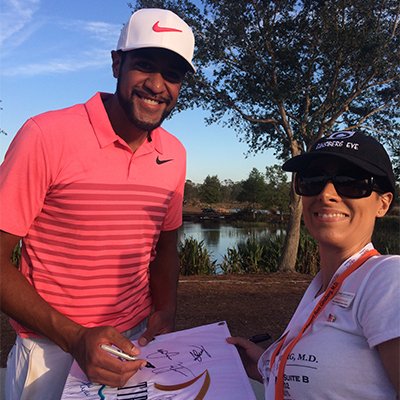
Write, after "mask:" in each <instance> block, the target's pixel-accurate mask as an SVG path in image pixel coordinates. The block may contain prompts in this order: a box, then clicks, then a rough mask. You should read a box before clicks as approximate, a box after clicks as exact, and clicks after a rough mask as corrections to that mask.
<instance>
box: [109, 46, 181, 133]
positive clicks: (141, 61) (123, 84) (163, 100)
mask: <svg viewBox="0 0 400 400" xmlns="http://www.w3.org/2000/svg"><path fill="white" fill-rule="evenodd" d="M113 57H114V63H113V69H114V76H116V77H117V78H118V84H117V95H118V100H119V103H120V105H121V107H122V109H123V110H124V112H125V114H126V116H127V118H128V119H129V121H130V122H131V123H132V124H133V125H135V126H136V127H137V128H138V129H140V130H143V131H146V132H151V131H152V130H154V129H156V128H157V127H158V126H160V125H161V123H162V121H163V120H164V119H165V118H166V117H167V116H168V115H169V113H170V112H171V110H172V109H173V108H174V106H175V104H176V102H177V100H178V95H179V91H180V88H181V84H182V80H183V78H184V76H185V74H186V71H187V65H186V64H185V62H184V61H183V59H182V58H181V57H180V56H178V55H177V54H175V53H173V52H171V51H169V50H165V49H160V48H145V49H139V50H133V51H129V52H127V53H126V54H124V60H123V62H121V61H122V59H121V53H119V52H118V53H117V52H114V54H113Z"/></svg>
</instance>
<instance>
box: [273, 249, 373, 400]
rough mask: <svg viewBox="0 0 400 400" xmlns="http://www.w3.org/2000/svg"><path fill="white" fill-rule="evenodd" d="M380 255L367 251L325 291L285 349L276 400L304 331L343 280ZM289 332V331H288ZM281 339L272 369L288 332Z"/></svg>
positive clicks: (280, 399) (279, 396) (281, 393)
mask: <svg viewBox="0 0 400 400" xmlns="http://www.w3.org/2000/svg"><path fill="white" fill-rule="evenodd" d="M375 255H379V253H378V252H377V251H376V250H375V249H372V250H369V251H368V252H367V253H365V254H364V255H363V256H361V257H360V258H359V259H358V260H357V261H356V262H355V263H354V264H352V265H351V266H350V267H349V268H347V270H346V271H344V272H343V273H342V274H341V275H339V276H338V277H337V278H336V279H335V281H334V282H333V283H332V285H331V286H330V287H329V289H328V290H327V291H326V292H325V294H324V296H323V297H322V299H321V300H320V301H319V302H318V304H317V305H316V306H315V308H314V310H313V312H312V313H311V314H310V316H309V317H308V320H307V322H306V323H305V324H304V326H303V328H302V329H301V331H300V333H299V334H298V335H297V337H296V338H294V339H293V340H292V341H291V342H290V344H289V345H288V346H287V348H286V349H285V351H284V353H283V355H282V359H281V361H280V364H279V369H278V376H277V379H276V383H275V400H283V383H284V382H283V375H284V372H285V365H286V361H287V359H288V357H289V355H290V353H291V351H292V349H293V347H294V346H295V344H296V343H297V342H298V341H299V339H300V338H301V336H302V335H303V333H304V332H305V331H306V330H307V329H308V328H309V327H310V325H311V324H312V323H313V322H314V321H315V319H316V318H317V316H318V315H319V314H320V313H321V311H322V310H323V309H324V307H325V306H326V305H327V304H328V302H329V301H330V300H331V299H332V298H333V297H334V296H335V294H336V292H337V291H338V290H339V288H340V286H341V285H342V283H343V281H344V280H345V279H346V278H347V277H348V276H349V275H350V274H351V273H352V272H354V271H355V270H356V269H357V268H359V267H360V266H361V265H362V264H363V263H364V262H365V261H367V260H368V258H370V257H372V256H375ZM288 333H289V332H288ZM288 333H286V335H285V336H284V337H283V338H282V339H281V341H280V343H279V344H278V346H277V348H276V349H275V351H274V352H273V353H272V356H271V370H272V366H273V365H274V362H275V359H276V356H277V355H278V354H279V352H280V351H281V349H282V347H283V344H284V343H285V339H286V336H287V334H288Z"/></svg>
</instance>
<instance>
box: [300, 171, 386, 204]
mask: <svg viewBox="0 0 400 400" xmlns="http://www.w3.org/2000/svg"><path fill="white" fill-rule="evenodd" d="M328 181H332V183H333V186H334V187H335V190H336V192H337V194H338V195H339V196H344V197H348V198H350V199H361V198H363V197H368V196H370V195H371V193H372V191H373V190H376V191H380V190H379V188H378V187H377V186H376V183H375V182H374V177H373V176H369V175H366V172H364V171H353V170H351V171H338V172H336V173H335V174H333V175H327V174H325V173H324V172H321V171H316V170H308V171H304V172H298V173H297V174H296V181H295V189H296V193H297V194H298V195H300V196H316V195H318V194H320V193H321V192H322V189H323V188H324V187H325V185H326V184H327V182H328Z"/></svg>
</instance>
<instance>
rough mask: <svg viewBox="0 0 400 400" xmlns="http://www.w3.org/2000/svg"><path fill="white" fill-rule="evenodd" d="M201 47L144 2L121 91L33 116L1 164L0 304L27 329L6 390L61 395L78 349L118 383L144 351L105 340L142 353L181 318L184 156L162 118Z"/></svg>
mask: <svg viewBox="0 0 400 400" xmlns="http://www.w3.org/2000/svg"><path fill="white" fill-rule="evenodd" d="M193 51H194V36H193V33H192V31H191V29H190V28H189V27H188V26H187V25H186V23H185V22H184V21H182V20H181V19H180V18H179V17H177V16H176V15H175V14H173V13H172V12H170V11H167V10H160V9H143V10H140V11H138V12H136V13H135V14H133V15H132V16H131V18H130V20H129V21H128V23H127V24H126V25H125V26H124V28H123V30H122V32H121V36H120V39H119V42H118V46H117V51H112V60H113V63H112V68H113V74H114V77H115V78H117V82H118V83H117V90H116V92H115V93H114V94H113V95H111V94H105V93H97V94H96V95H95V96H94V97H93V98H92V99H90V100H89V101H88V102H87V103H85V104H79V105H76V106H73V107H71V108H68V109H65V110H59V111H53V112H49V113H45V114H42V115H39V116H36V117H34V118H32V119H30V120H28V121H27V122H26V123H25V125H24V126H23V127H22V128H21V130H20V131H19V132H18V134H17V135H16V137H15V139H14V141H13V143H12V144H11V146H10V149H9V150H8V152H7V155H6V157H5V161H4V163H3V165H2V166H1V174H0V176H1V178H0V182H1V220H0V224H1V226H0V229H1V237H0V240H1V242H0V243H1V245H0V247H1V285H2V286H1V305H2V310H3V311H4V312H5V313H7V314H8V315H9V316H10V317H11V324H12V325H13V327H14V329H15V330H16V332H17V333H18V336H17V340H16V344H15V346H14V347H13V349H12V351H11V352H10V355H9V360H8V364H7V378H6V398H7V400H11V399H12V400H14V399H29V400H35V399H40V400H46V399H49V400H55V399H57V398H60V397H61V393H62V389H63V386H64V383H65V379H66V377H67V374H68V372H69V369H70V366H71V363H72V361H73V359H76V360H77V362H78V363H79V365H80V366H81V368H82V369H83V370H84V371H85V373H86V374H87V376H88V379H89V380H91V381H94V382H99V383H101V384H106V385H111V386H122V385H124V384H125V383H126V381H127V380H128V379H129V378H130V377H131V376H132V375H133V374H134V373H135V372H136V371H137V370H138V369H139V368H141V367H143V366H144V365H145V364H146V363H145V362H144V361H143V360H138V361H129V362H123V361H121V360H119V359H117V358H115V357H113V356H111V355H110V354H108V353H107V352H106V351H104V350H103V349H101V347H100V346H101V345H102V344H107V345H114V346H116V347H118V348H120V349H121V350H122V351H124V352H126V353H128V354H130V355H133V356H138V355H139V354H140V350H139V349H137V348H135V347H133V346H132V343H131V341H130V340H134V339H138V338H139V343H140V345H141V346H145V345H146V344H147V343H148V342H149V341H150V340H152V338H153V337H154V336H155V335H157V334H163V333H167V332H171V331H172V330H173V329H174V318H175V310H176V292H177V281H178V275H179V263H178V257H177V249H176V229H177V228H178V227H179V226H180V225H181V218H182V199H183V188H184V182H185V168H186V155H185V150H184V148H183V146H182V145H181V144H180V142H179V141H178V140H177V139H176V138H174V137H173V136H172V135H170V134H169V133H167V132H166V131H165V130H163V129H162V128H161V127H159V125H160V124H161V122H162V121H163V120H164V118H165V117H166V116H167V115H168V114H169V113H170V111H171V110H172V109H173V107H174V106H175V104H176V101H177V98H178V94H179V91H180V87H181V83H182V80H183V78H184V76H185V74H186V72H188V71H191V72H195V68H194V67H193V65H192V62H191V59H192V56H193ZM21 239H22V256H21V262H20V267H19V270H18V269H16V268H15V267H13V265H12V264H11V262H10V255H11V252H12V250H13V248H14V247H15V245H16V244H17V243H18V242H19V241H20V240H21ZM152 306H153V307H154V313H153V314H152V316H151V318H150V320H149V324H148V329H147V330H146V322H147V318H148V317H149V315H150V311H151V309H152Z"/></svg>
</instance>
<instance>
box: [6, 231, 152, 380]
mask: <svg viewBox="0 0 400 400" xmlns="http://www.w3.org/2000/svg"><path fill="white" fill-rule="evenodd" d="M20 240H21V238H20V237H18V236H15V235H11V234H9V233H6V232H3V231H0V283H1V298H0V302H1V309H2V311H4V312H5V313H6V314H7V315H9V316H10V317H11V318H13V319H14V320H16V321H17V322H19V323H20V324H22V325H23V326H25V327H26V328H28V329H30V330H32V331H33V332H36V333H38V334H39V335H41V336H43V337H46V338H48V339H50V340H51V341H52V342H54V343H55V344H57V345H58V346H60V347H61V348H62V349H63V350H64V351H66V352H68V353H70V354H71V355H72V356H73V357H74V358H75V359H76V360H77V362H78V363H79V365H80V366H81V368H82V369H83V371H84V372H85V373H86V375H87V376H88V378H89V379H90V380H92V381H94V382H99V383H102V384H107V385H110V386H123V385H124V384H125V383H126V381H127V380H128V379H129V378H130V377H131V376H132V375H133V374H134V373H135V372H136V371H137V370H138V369H139V368H141V367H142V366H144V365H145V364H146V363H145V362H144V361H134V362H132V361H130V362H122V361H120V360H118V359H116V358H115V357H113V356H111V355H109V354H108V353H106V352H105V351H104V350H102V349H101V348H100V345H101V344H114V345H116V346H117V347H119V348H120V349H121V350H123V351H124V352H126V353H128V354H130V355H135V356H137V355H138V354H139V353H140V351H139V350H138V349H137V348H133V347H132V343H131V342H130V341H129V340H128V339H126V338H125V337H124V336H122V335H121V334H120V333H119V332H118V331H116V330H115V329H114V328H113V327H110V326H107V327H97V328H85V327H83V326H82V325H80V324H77V323H76V322H74V321H72V320H71V319H69V318H67V317H66V316H65V315H63V314H61V313H60V312H58V311H57V310H56V309H55V308H53V307H52V306H51V305H50V304H49V303H47V302H46V301H45V300H44V299H43V298H42V297H41V296H40V295H39V294H38V292H37V291H36V290H35V288H34V287H33V286H32V285H31V284H30V283H29V282H28V280H27V279H26V278H25V277H24V276H23V275H22V274H21V272H20V271H19V270H18V269H17V268H15V266H14V265H13V264H12V263H11V261H10V258H11V254H12V251H13V249H14V247H15V246H16V244H17V243H18V242H19V241H20Z"/></svg>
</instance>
